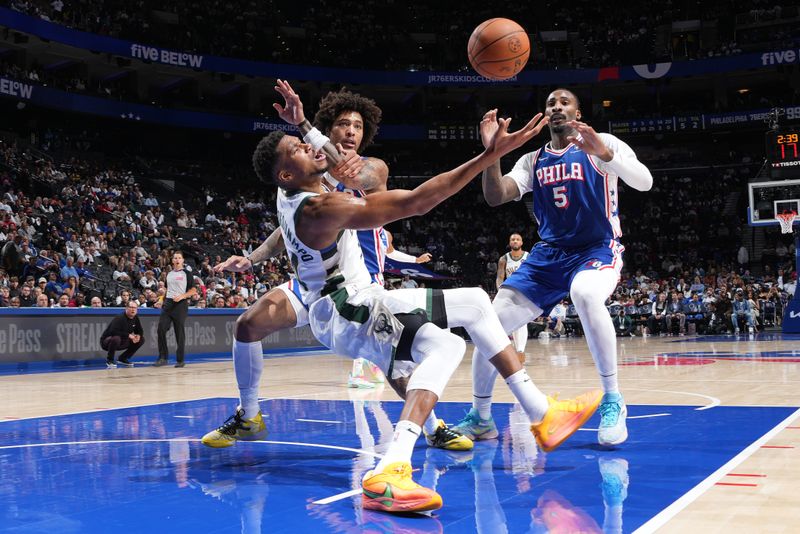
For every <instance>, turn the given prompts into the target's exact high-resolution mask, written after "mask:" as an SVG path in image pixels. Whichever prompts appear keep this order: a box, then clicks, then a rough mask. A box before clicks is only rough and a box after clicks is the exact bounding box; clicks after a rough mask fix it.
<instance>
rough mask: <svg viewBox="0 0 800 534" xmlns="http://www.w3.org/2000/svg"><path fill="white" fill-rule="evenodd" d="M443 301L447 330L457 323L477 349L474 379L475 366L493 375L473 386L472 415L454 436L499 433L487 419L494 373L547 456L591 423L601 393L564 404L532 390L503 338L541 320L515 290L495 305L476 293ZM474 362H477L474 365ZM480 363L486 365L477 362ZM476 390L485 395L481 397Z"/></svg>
mask: <svg viewBox="0 0 800 534" xmlns="http://www.w3.org/2000/svg"><path fill="white" fill-rule="evenodd" d="M445 298H446V304H447V315H448V325H450V326H455V325H456V324H457V323H461V324H462V325H463V326H464V328H465V329H466V330H467V332H469V334H470V337H471V338H472V341H473V342H474V343H475V352H474V353H473V373H474V372H475V369H476V367H475V366H476V363H477V365H478V366H479V367H478V369H479V370H480V371H481V372H482V373H483V375H488V374H489V373H490V371H489V369H488V368H487V367H486V365H485V363H486V362H488V363H489V365H491V366H492V367H493V368H494V370H495V371H496V372H494V373H491V377H492V378H491V382H489V381H488V380H487V379H486V376H483V375H482V376H478V377H477V378H478V380H479V381H480V382H481V383H480V384H479V385H477V386H476V385H475V384H473V388H474V390H475V392H476V394H475V397H474V399H473V410H470V412H469V414H467V416H466V417H465V419H464V420H462V421H461V422H460V423H459V424H458V425H456V427H455V429H456V430H458V431H460V432H462V433H463V434H464V435H466V436H468V437H469V436H473V437H474V438H477V439H490V438H492V437H497V427H496V426H495V425H494V421H493V420H492V418H491V412H490V411H489V408H490V406H491V404H490V403H491V393H492V388H493V386H494V377H496V376H497V375H496V373H498V372H499V373H500V375H501V376H502V377H503V378H504V379H505V381H506V384H507V385H508V387H509V389H510V390H511V392H512V393H513V394H514V397H515V398H516V399H517V401H518V402H519V403H520V406H522V409H523V410H524V411H525V413H526V414H527V415H528V417H529V418H530V420H531V421H532V422H533V425H532V426H531V431H532V432H533V433H534V435H535V436H536V439H537V441H538V442H539V445H540V446H541V447H542V448H543V449H544V450H546V451H551V450H553V449H555V448H556V447H558V446H559V445H560V444H561V443H562V442H563V441H564V440H566V439H567V438H568V437H569V436H571V435H572V434H573V433H574V432H575V431H576V430H577V429H578V428H580V426H581V425H583V423H584V422H585V421H586V420H587V419H588V418H589V417H591V415H592V414H593V413H594V411H595V409H596V408H597V404H598V403H599V401H600V395H599V392H588V393H586V394H584V395H581V396H579V397H576V398H575V399H569V400H566V401H556V400H554V399H550V398H548V397H547V396H545V395H544V393H542V392H541V391H540V390H539V389H538V388H537V387H536V386H535V385H534V383H533V381H532V380H531V379H530V377H529V376H528V373H527V371H526V370H525V368H524V367H523V366H522V364H521V363H520V361H519V359H518V358H517V354H516V350H515V349H514V347H513V346H512V345H511V344H510V343H508V337H507V335H506V333H505V332H507V331H511V330H513V329H514V328H518V327H519V326H520V324H527V323H528V321H530V318H529V317H530V315H531V314H535V313H539V314H540V313H541V309H540V308H538V306H536V307H535V308H532V307H531V306H535V305H534V304H533V303H531V302H530V301H529V300H528V299H527V298H526V297H525V296H523V295H522V294H521V293H519V292H518V291H516V290H515V289H512V288H505V287H503V288H501V289H500V291H499V292H498V295H497V298H496V299H495V303H494V304H492V303H490V302H489V297H488V295H486V293H485V292H484V291H483V290H481V289H479V288H463V289H460V290H452V294H451V293H450V291H448V294H447V295H446V297H445ZM525 302H527V304H526V303H525ZM451 310H452V311H453V312H452V313H451ZM500 314H502V317H503V319H502V320H505V321H506V324H507V325H508V328H507V329H504V325H503V323H502V320H501V318H500ZM534 318H535V317H534ZM476 359H479V361H478V362H476V361H475V360H476ZM480 359H483V360H485V362H481V361H480ZM473 377H475V374H473ZM480 388H484V389H483V390H482V391H481V390H480ZM479 393H485V395H479ZM487 399H488V403H489V405H488V406H487V405H486V401H487ZM476 404H477V406H475V405H476ZM481 409H485V410H486V412H488V413H486V412H484V414H483V415H482V414H481V412H480V410H481Z"/></svg>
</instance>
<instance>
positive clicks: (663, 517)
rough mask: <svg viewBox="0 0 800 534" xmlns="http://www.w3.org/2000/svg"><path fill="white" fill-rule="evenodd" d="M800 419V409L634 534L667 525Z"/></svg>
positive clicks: (642, 533)
mask: <svg viewBox="0 0 800 534" xmlns="http://www.w3.org/2000/svg"><path fill="white" fill-rule="evenodd" d="M798 417H800V409H797V410H795V411H794V412H793V413H792V414H791V415H789V416H788V417H787V418H786V419H784V420H783V421H781V422H780V423H778V424H777V425H776V426H775V427H774V428H773V429H772V430H770V431H769V432H767V433H766V434H764V435H763V436H761V438H759V439H758V440H756V441H754V442H753V443H751V444H750V446H748V447H747V448H746V449H744V450H743V451H742V452H740V453H739V454H737V455H736V456H734V457H733V458H731V459H730V460H728V462H727V463H726V464H725V465H723V466H722V467H720V468H719V469H717V470H716V471H714V472H713V473H711V474H710V475H709V476H708V477H706V479H705V480H703V481H702V482H700V483H699V484H697V485H696V486H695V487H693V488H692V489H690V490H689V491H687V492H686V493H684V494H683V495H682V496H681V497H680V498H678V500H676V501H675V502H673V503H672V504H670V505H669V506H667V507H666V508H664V509H663V510H661V512H659V513H658V514H657V515H656V516H654V517H653V518H651V519H650V520H649V521H648V522H646V523H645V524H643V525H642V526H640V527H639V528H637V529H636V530H635V531H634V534H645V533H650V532H655V531H656V530H658V529H659V528H661V527H663V526H664V525H666V524H667V522H668V521H669V520H670V519H672V518H673V517H675V516H676V515H677V514H678V513H679V512H680V511H681V510H683V509H684V508H686V507H687V506H689V505H690V504H691V503H692V502H694V501H696V500H697V499H698V498H699V497H700V496H701V495H703V493H705V492H706V491H707V490H708V489H709V488H710V487H712V486H713V485H715V484H716V483H717V482H719V481H720V480H721V479H722V478H723V477H724V476H725V475H727V474H728V472H729V471H731V470H732V469H733V468H734V467H736V466H738V465H739V464H741V463H742V462H744V461H745V460H746V459H748V458H749V457H750V456H752V455H753V453H754V452H756V451H757V450H759V449H760V448H761V446H762V445H763V444H764V443H766V442H768V441H769V440H770V439H772V437H773V436H775V435H776V434H778V433H779V432H781V431H782V430H783V429H784V428H786V427H787V426H789V424H791V423H792V422H794V420H795V419H797V418H798Z"/></svg>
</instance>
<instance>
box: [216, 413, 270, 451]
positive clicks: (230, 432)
mask: <svg viewBox="0 0 800 534" xmlns="http://www.w3.org/2000/svg"><path fill="white" fill-rule="evenodd" d="M266 437H267V425H265V424H264V418H263V417H262V416H261V412H258V414H257V415H256V416H255V417H254V418H253V419H245V418H244V410H242V409H241V408H239V409H238V410H236V413H235V414H233V415H232V416H230V417H229V418H228V419H227V421H225V422H224V423H223V424H222V426H221V427H219V428H218V429H216V430H212V431H211V432H209V433H208V434H206V435H205V436H203V439H202V440H201V442H202V443H203V445H205V446H206V447H213V448H215V449H224V448H225V447H230V446H231V445H233V444H234V443H236V442H237V441H239V440H241V441H258V440H260V439H264V438H266Z"/></svg>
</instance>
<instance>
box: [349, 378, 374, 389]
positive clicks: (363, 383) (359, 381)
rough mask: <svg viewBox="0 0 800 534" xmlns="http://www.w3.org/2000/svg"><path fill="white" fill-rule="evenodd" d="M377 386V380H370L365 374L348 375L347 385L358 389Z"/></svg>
mask: <svg viewBox="0 0 800 534" xmlns="http://www.w3.org/2000/svg"><path fill="white" fill-rule="evenodd" d="M376 386H377V384H376V383H375V382H370V381H369V380H367V379H366V378H364V377H363V376H353V375H349V376H348V377H347V387H349V388H357V389H374V388H375V387H376Z"/></svg>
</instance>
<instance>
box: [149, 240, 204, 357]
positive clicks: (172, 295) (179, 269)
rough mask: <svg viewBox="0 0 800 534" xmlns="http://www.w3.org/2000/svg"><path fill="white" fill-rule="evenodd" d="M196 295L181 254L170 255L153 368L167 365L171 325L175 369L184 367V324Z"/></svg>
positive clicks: (191, 278)
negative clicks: (156, 355) (169, 268)
mask: <svg viewBox="0 0 800 534" xmlns="http://www.w3.org/2000/svg"><path fill="white" fill-rule="evenodd" d="M195 294H197V288H196V287H194V276H192V273H190V272H189V271H187V270H186V269H185V268H184V266H183V253H182V252H180V251H178V252H174V253H173V254H172V270H171V271H170V272H169V273H168V274H167V295H166V298H165V300H164V304H163V306H161V317H159V319H158V359H157V360H156V363H155V366H156V367H161V366H162V365H166V364H167V355H168V353H169V351H168V349H167V332H168V331H169V328H170V326H171V325H173V326H175V339H176V340H177V341H178V348H177V350H176V351H175V358H176V360H177V363H176V364H175V367H183V366H185V365H186V363H185V362H184V359H183V354H184V348H185V346H186V331H185V330H184V323H185V322H186V316H187V315H189V300H188V299H190V298H191V297H192V296H194V295H195Z"/></svg>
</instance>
